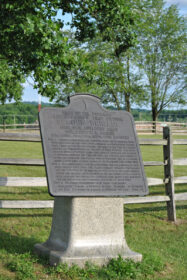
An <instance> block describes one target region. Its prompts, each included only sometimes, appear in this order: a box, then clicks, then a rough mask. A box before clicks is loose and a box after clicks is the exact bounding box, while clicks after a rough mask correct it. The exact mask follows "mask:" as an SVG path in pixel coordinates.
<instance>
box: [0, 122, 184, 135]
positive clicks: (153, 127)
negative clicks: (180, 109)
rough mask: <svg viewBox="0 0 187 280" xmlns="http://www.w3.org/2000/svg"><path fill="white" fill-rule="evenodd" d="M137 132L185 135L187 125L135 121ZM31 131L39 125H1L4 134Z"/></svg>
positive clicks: (37, 128) (0, 128)
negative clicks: (168, 131) (167, 128)
mask: <svg viewBox="0 0 187 280" xmlns="http://www.w3.org/2000/svg"><path fill="white" fill-rule="evenodd" d="M135 124H136V130H137V132H138V133H159V134H161V133H162V131H163V127H165V126H170V127H172V131H173V132H174V133H176V134H184V133H187V123H185V122H184V123H180V122H179V123H177V122H165V121H163V122H161V121H156V122H155V121H135ZM21 129H23V130H24V131H27V130H28V131H29V130H38V131H39V125H38V124H37V123H31V124H26V123H22V124H16V123H13V124H6V123H3V124H0V130H2V131H3V132H5V131H10V130H21Z"/></svg>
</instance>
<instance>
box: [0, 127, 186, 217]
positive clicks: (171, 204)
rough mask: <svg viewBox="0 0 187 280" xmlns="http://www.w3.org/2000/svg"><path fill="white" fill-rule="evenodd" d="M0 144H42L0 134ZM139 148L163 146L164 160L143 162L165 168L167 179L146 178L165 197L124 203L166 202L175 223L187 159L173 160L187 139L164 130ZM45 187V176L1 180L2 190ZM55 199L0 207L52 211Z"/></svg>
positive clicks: (27, 162)
mask: <svg viewBox="0 0 187 280" xmlns="http://www.w3.org/2000/svg"><path fill="white" fill-rule="evenodd" d="M0 141H27V142H41V138H40V136H39V135H33V134H23V133H0ZM139 144H140V145H156V146H157V145H160V146H163V152H164V160H163V161H162V162H158V161H148V162H144V166H163V168H164V178H163V179H159V178H147V181H148V186H155V185H162V184H164V185H165V193H166V195H160V196H156V195H154V196H146V197H125V198H124V204H133V203H152V202H166V204H167V213H168V220H170V221H176V207H175V201H176V200H187V192H185V193H178V194H176V193H175V184H180V183H183V184H187V176H183V177H174V171H173V170H174V165H187V158H182V159H173V145H187V139H175V140H173V139H172V135H171V130H170V128H169V127H164V128H163V139H141V138H140V139H139ZM0 165H21V166H44V161H43V159H24V158H0ZM1 186H2V187H5V186H6V187H46V186H47V181H46V178H45V177H0V187H1ZM49 207H53V200H48V201H46V200H44V201H41V200H32V201H28V200H0V208H49Z"/></svg>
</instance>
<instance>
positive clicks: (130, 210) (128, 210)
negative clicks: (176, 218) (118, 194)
mask: <svg viewBox="0 0 187 280" xmlns="http://www.w3.org/2000/svg"><path fill="white" fill-rule="evenodd" d="M124 209H125V212H126V213H145V212H156V211H167V208H166V206H157V207H150V206H147V207H141V208H128V207H127V206H124ZM176 209H178V210H184V209H187V205H177V206H176Z"/></svg>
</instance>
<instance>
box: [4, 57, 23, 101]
mask: <svg viewBox="0 0 187 280" xmlns="http://www.w3.org/2000/svg"><path fill="white" fill-rule="evenodd" d="M23 82H24V77H23V75H22V74H21V73H20V72H19V70H18V69H16V68H15V67H11V66H9V65H8V63H7V61H6V60H5V59H3V58H1V57H0V102H1V103H2V104H4V103H5V101H6V100H7V99H8V100H9V101H11V100H12V98H14V99H15V101H17V102H18V101H20V100H21V95H22V92H23V86H22V83H23Z"/></svg>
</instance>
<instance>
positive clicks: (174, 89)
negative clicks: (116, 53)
mask: <svg viewBox="0 0 187 280" xmlns="http://www.w3.org/2000/svg"><path fill="white" fill-rule="evenodd" d="M147 2H148V3H149V5H148V8H149V9H148V10H147V12H146V13H145V14H144V17H142V24H141V25H140V29H139V33H138V38H139V44H138V48H137V51H138V56H137V61H138V66H139V68H140V69H142V70H143V71H144V77H145V87H146V89H147V93H148V94H149V100H150V103H151V106H152V119H153V121H156V120H157V118H158V115H159V113H160V112H161V111H162V110H163V109H164V108H165V107H167V106H168V105H170V104H172V103H173V104H186V103H187V96H186V93H185V77H184V74H185V71H184V69H185V60H186V50H185V43H186V32H185V24H184V18H183V17H180V16H179V13H178V10H177V8H176V6H174V5H172V6H170V7H169V8H167V9H166V8H164V1H163V0H152V1H147Z"/></svg>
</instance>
